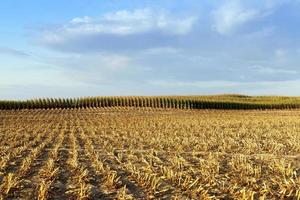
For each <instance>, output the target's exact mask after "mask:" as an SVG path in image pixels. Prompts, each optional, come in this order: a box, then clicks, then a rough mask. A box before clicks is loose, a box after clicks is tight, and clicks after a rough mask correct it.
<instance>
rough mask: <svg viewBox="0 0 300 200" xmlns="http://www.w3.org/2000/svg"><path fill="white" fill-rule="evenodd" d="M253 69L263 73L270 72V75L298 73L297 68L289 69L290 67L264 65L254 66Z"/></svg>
mask: <svg viewBox="0 0 300 200" xmlns="http://www.w3.org/2000/svg"><path fill="white" fill-rule="evenodd" d="M252 69H254V71H256V72H258V73H261V74H266V75H267V74H269V75H274V74H286V75H293V74H298V72H297V71H296V70H289V69H278V68H271V67H263V66H259V65H258V66H253V67H252Z"/></svg>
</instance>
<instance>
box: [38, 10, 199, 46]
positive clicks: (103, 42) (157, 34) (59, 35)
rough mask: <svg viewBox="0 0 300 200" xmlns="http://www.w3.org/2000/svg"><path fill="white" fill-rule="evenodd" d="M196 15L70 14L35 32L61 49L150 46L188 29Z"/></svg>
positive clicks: (148, 12) (135, 12)
mask: <svg viewBox="0 0 300 200" xmlns="http://www.w3.org/2000/svg"><path fill="white" fill-rule="evenodd" d="M196 20H197V17H196V16H185V17H178V16H176V15H174V14H171V13H168V12H164V11H153V10H151V9H148V8H145V9H137V10H133V11H128V10H121V11H117V12H111V13H106V14H104V15H102V16H100V17H99V18H92V17H88V16H85V17H82V18H79V17H77V18H74V19H72V20H71V21H70V22H67V23H65V24H62V25H60V26H58V27H54V28H48V29H46V30H44V31H42V32H41V33H40V34H39V37H38V38H36V40H37V42H38V43H39V44H41V45H44V46H46V47H51V48H53V49H56V50H62V51H73V52H78V51H82V50H84V51H103V50H105V51H109V50H113V51H117V50H120V49H125V50H129V49H134V50H135V49H140V48H150V47H156V46H158V45H161V44H163V43H165V42H168V41H172V40H173V39H174V38H177V37H180V36H182V35H185V34H187V33H189V32H190V31H191V30H192V28H193V25H194V24H195V22H196Z"/></svg>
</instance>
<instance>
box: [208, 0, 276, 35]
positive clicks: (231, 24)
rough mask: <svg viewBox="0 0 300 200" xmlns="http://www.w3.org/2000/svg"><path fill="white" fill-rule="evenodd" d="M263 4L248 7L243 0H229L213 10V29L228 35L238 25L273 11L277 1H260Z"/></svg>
mask: <svg viewBox="0 0 300 200" xmlns="http://www.w3.org/2000/svg"><path fill="white" fill-rule="evenodd" d="M260 4H261V5H263V6H260V7H258V6H254V7H249V8H247V6H245V5H244V1H240V0H229V1H226V3H225V4H223V5H221V6H220V7H218V8H217V9H215V10H213V12H212V15H213V19H214V24H213V29H214V30H216V31H217V32H218V33H220V34H223V35H230V34H232V33H234V32H235V31H236V29H238V27H240V26H242V25H244V24H246V23H248V22H251V21H254V20H257V19H259V18H263V17H265V16H268V15H270V14H271V13H273V11H274V8H275V7H276V6H278V3H273V2H268V1H262V2H261V3H260Z"/></svg>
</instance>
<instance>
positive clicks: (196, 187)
mask: <svg viewBox="0 0 300 200" xmlns="http://www.w3.org/2000/svg"><path fill="white" fill-rule="evenodd" d="M299 117H300V111H298V110H293V111H288V110H276V111H255V110H253V111H224V110H219V111H216V110H215V111H213V110H210V111H208V110H198V111H195V110H176V109H154V108H128V107H126V108H125V107H114V108H85V109H50V110H19V111H1V112H0V119H1V123H0V138H1V140H0V155H1V157H0V199H16V198H20V199H39V200H45V199H120V200H121V199H249V200H250V199H260V200H263V199H300V176H299V174H300V157H299V155H300V143H299V141H300V121H299ZM28 180H29V181H30V182H31V183H32V184H30V185H27V186H26V185H25V186H26V187H25V186H24V184H23V183H24V182H25V183H26V181H28ZM22 190H24V191H25V190H26V191H31V192H26V191H25V192H23V193H22V192H21V191H22ZM24 194H27V195H29V196H26V195H24Z"/></svg>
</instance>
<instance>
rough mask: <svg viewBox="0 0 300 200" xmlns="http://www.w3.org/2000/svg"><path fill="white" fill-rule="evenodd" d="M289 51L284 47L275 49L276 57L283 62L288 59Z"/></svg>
mask: <svg viewBox="0 0 300 200" xmlns="http://www.w3.org/2000/svg"><path fill="white" fill-rule="evenodd" d="M286 57H287V51H286V50H284V49H276V50H275V59H276V61H277V62H279V63H282V62H284V61H285V60H286Z"/></svg>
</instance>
